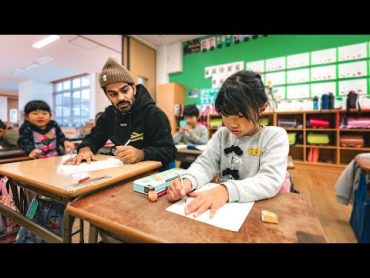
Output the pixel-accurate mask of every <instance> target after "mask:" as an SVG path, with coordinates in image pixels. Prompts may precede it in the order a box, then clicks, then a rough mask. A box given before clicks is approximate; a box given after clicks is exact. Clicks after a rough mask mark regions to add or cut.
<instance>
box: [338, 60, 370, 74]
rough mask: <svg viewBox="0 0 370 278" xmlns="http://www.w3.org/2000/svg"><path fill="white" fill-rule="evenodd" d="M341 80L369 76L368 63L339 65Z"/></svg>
mask: <svg viewBox="0 0 370 278" xmlns="http://www.w3.org/2000/svg"><path fill="white" fill-rule="evenodd" d="M338 72H339V73H338V74H339V78H349V77H361V76H367V61H361V62H355V63H346V64H339V68H338Z"/></svg>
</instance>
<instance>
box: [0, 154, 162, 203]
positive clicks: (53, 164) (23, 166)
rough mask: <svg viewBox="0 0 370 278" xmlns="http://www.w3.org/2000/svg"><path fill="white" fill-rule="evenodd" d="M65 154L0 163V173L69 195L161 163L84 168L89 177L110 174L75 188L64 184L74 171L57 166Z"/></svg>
mask: <svg viewBox="0 0 370 278" xmlns="http://www.w3.org/2000/svg"><path fill="white" fill-rule="evenodd" d="M68 157H70V156H69V155H67V156H58V157H50V158H44V159H35V160H29V161H22V162H15V163H10V164H3V165H0V174H1V175H5V176H7V177H9V178H11V179H13V180H15V181H17V182H20V183H22V184H26V185H27V187H28V188H29V187H30V188H31V189H39V190H43V191H45V192H48V193H52V194H55V195H58V196H60V197H65V198H67V199H70V198H73V197H75V196H78V195H81V194H84V193H87V192H91V191H95V190H97V189H100V188H103V187H105V186H107V185H110V184H114V183H116V182H118V181H122V180H125V179H127V178H130V177H133V176H136V175H139V174H141V173H144V172H147V171H151V170H153V169H156V168H159V167H160V166H161V165H162V164H161V162H158V161H141V162H138V163H135V164H125V165H122V166H118V167H114V168H108V169H101V170H96V171H91V172H88V174H89V176H90V178H91V179H93V178H96V177H101V176H110V177H111V178H109V179H107V180H103V181H101V182H97V183H96V184H93V185H89V186H87V187H77V186H76V189H73V190H71V189H70V188H69V187H66V186H69V185H72V184H76V183H77V182H78V179H79V178H78V177H76V176H74V175H70V174H63V173H62V172H61V171H60V170H59V169H60V166H62V164H63V161H65V160H66V158H68ZM96 157H97V158H98V160H105V159H108V158H112V156H106V155H96Z"/></svg>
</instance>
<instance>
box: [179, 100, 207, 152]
mask: <svg viewBox="0 0 370 278" xmlns="http://www.w3.org/2000/svg"><path fill="white" fill-rule="evenodd" d="M198 118H199V110H198V108H197V106H196V105H188V106H185V108H184V119H185V122H186V126H183V127H180V129H179V131H178V132H177V133H176V134H175V135H174V137H173V141H174V143H175V144H178V143H179V142H180V141H183V142H184V143H185V144H187V145H188V144H194V145H205V144H207V141H208V130H207V128H206V127H205V126H204V125H202V124H199V123H198Z"/></svg>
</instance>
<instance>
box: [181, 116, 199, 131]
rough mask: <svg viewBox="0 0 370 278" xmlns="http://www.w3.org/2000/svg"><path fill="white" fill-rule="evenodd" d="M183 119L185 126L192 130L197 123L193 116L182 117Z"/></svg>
mask: <svg viewBox="0 0 370 278" xmlns="http://www.w3.org/2000/svg"><path fill="white" fill-rule="evenodd" d="M184 119H185V122H186V124H187V125H188V126H190V127H192V128H194V127H195V126H196V125H197V123H198V119H197V117H195V116H191V117H189V116H186V117H184Z"/></svg>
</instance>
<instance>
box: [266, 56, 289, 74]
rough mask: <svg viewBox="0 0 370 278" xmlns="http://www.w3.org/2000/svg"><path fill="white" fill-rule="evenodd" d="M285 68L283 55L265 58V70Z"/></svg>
mask: <svg viewBox="0 0 370 278" xmlns="http://www.w3.org/2000/svg"><path fill="white" fill-rule="evenodd" d="M283 69H285V57H278V58H273V59H267V60H266V71H274V70H283Z"/></svg>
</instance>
